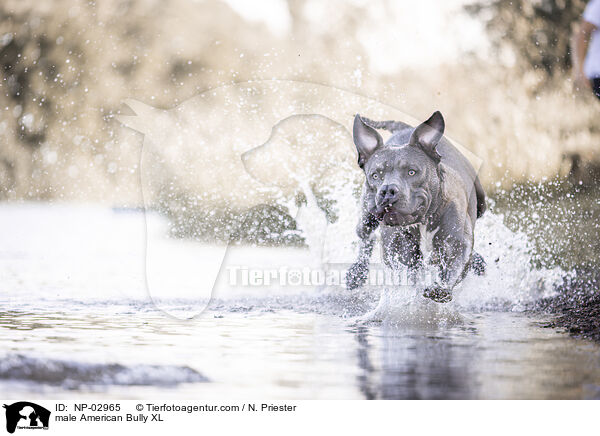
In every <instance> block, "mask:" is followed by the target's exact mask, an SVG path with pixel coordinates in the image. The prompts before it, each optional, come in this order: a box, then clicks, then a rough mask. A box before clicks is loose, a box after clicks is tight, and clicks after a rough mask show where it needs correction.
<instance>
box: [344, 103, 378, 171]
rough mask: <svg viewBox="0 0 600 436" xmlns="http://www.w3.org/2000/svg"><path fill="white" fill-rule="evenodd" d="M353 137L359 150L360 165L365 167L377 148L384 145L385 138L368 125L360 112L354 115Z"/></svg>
mask: <svg viewBox="0 0 600 436" xmlns="http://www.w3.org/2000/svg"><path fill="white" fill-rule="evenodd" d="M352 137H353V139H354V145H356V151H357V152H358V166H359V167H361V168H363V167H364V166H365V163H367V160H368V159H369V158H370V157H371V156H372V155H373V153H374V152H375V150H376V149H377V148H378V147H381V146H382V145H383V138H382V137H381V135H380V134H379V133H377V131H376V130H375V129H374V128H372V127H370V126H368V125H366V124H365V122H364V121H363V119H362V118H361V117H360V115H359V114H356V116H355V117H354V127H353V128H352Z"/></svg>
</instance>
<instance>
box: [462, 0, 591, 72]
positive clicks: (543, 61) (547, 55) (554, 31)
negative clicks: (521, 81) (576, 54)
mask: <svg viewBox="0 0 600 436" xmlns="http://www.w3.org/2000/svg"><path fill="white" fill-rule="evenodd" d="M586 3H587V2H586V0H511V1H507V0H478V1H475V2H473V3H470V4H468V5H467V6H465V8H466V10H467V11H468V12H469V13H471V14H473V15H477V16H479V17H481V18H483V19H484V20H486V27H487V30H488V33H489V35H490V37H491V39H492V42H493V43H494V45H495V47H496V48H497V49H498V52H501V51H502V50H505V49H507V48H508V49H510V50H512V51H513V53H514V55H515V57H516V60H517V64H518V65H519V66H521V67H524V68H533V69H536V70H540V71H542V72H544V73H545V74H546V75H548V76H553V75H555V74H556V73H560V72H564V71H565V70H566V69H568V68H570V66H571V59H570V47H569V38H570V36H571V32H572V26H573V25H574V24H575V23H576V21H577V20H578V18H579V17H580V16H581V14H582V12H583V9H584V8H585V5H586Z"/></svg>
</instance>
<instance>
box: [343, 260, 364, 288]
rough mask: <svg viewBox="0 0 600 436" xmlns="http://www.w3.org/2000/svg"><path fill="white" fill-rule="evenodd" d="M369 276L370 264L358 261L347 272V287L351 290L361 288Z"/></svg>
mask: <svg viewBox="0 0 600 436" xmlns="http://www.w3.org/2000/svg"><path fill="white" fill-rule="evenodd" d="M368 276H369V265H368V264H364V263H362V262H357V263H355V264H354V265H352V266H351V267H350V268H349V269H348V271H347V272H346V288H347V289H348V290H349V291H351V290H353V289H356V288H360V287H361V286H362V285H364V284H365V283H366V281H367V277H368Z"/></svg>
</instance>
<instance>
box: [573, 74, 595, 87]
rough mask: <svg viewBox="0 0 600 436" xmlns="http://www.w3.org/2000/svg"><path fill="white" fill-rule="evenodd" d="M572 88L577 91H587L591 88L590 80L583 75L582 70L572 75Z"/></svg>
mask: <svg viewBox="0 0 600 436" xmlns="http://www.w3.org/2000/svg"><path fill="white" fill-rule="evenodd" d="M573 89H574V90H575V91H577V92H582V91H588V90H591V89H592V84H591V83H590V80H589V79H588V78H587V77H585V74H583V71H579V72H576V73H575V74H574V77H573Z"/></svg>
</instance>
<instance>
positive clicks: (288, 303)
mask: <svg viewBox="0 0 600 436" xmlns="http://www.w3.org/2000/svg"><path fill="white" fill-rule="evenodd" d="M145 223H146V222H145V220H144V215H143V214H142V213H141V212H135V211H133V212H132V211H112V210H110V209H104V208H100V207H95V206H94V207H92V206H85V207H84V206H69V205H63V206H53V207H50V206H46V205H36V204H25V205H6V204H5V205H2V206H1V207H0V226H1V227H2V228H3V229H5V230H7V231H4V232H3V233H2V237H1V238H2V241H1V243H0V273H1V276H2V278H3V280H2V284H0V329H1V330H0V331H1V335H0V342H1V345H0V350H1V351H0V397H3V398H6V399H22V398H23V397H25V396H26V397H27V398H28V399H32V400H35V398H36V397H46V398H48V397H52V398H74V397H93V398H149V397H150V398H151V397H160V398H190V399H206V400H208V399H219V398H222V399H225V398H230V399H232V398H233V399H245V398H259V399H286V398H290V399H313V398H314V399H316V398H319V399H360V398H506V399H508V398H598V397H600V348H599V347H597V346H596V345H594V344H592V343H589V342H586V341H579V340H576V339H573V338H570V337H568V336H567V335H566V334H564V333H561V332H557V331H555V330H552V329H547V328H541V324H542V323H544V322H546V321H547V320H548V319H547V318H545V317H541V316H537V315H535V316H534V315H531V314H528V313H525V312H523V311H522V309H523V307H524V303H526V302H527V301H530V300H531V299H535V298H538V297H539V296H544V295H548V293H550V292H551V287H552V286H551V284H552V283H553V282H554V281H555V280H556V279H557V278H556V275H557V272H556V271H554V270H539V271H533V270H531V268H530V267H529V266H528V265H526V264H525V265H521V267H520V268H517V266H518V264H522V263H523V261H522V260H523V259H522V257H519V256H525V255H526V254H527V249H528V248H527V242H526V241H525V240H524V239H523V238H521V236H520V235H518V234H516V235H515V234H513V233H511V234H510V235H509V234H506V233H504V232H506V231H507V229H505V228H504V227H503V226H502V225H501V223H500V222H499V220H498V217H494V216H493V215H490V217H489V218H488V219H487V221H483V222H482V225H481V227H480V230H479V231H480V233H479V234H478V236H480V238H479V239H481V241H478V243H479V244H482V247H481V248H482V250H483V249H484V248H485V247H483V244H486V243H487V244H488V247H490V246H489V242H490V241H492V243H493V244H492V246H491V247H494V248H488V249H489V250H492V251H490V252H489V253H487V254H486V253H484V255H485V256H486V258H488V259H490V257H489V256H490V255H491V254H494V255H495V256H496V257H498V258H499V259H498V261H497V262H496V259H495V258H494V259H493V260H492V261H491V262H490V261H488V263H489V264H490V266H491V268H490V270H489V274H488V276H487V277H486V278H484V279H481V280H478V279H476V278H474V277H469V278H468V279H467V280H466V281H465V284H464V285H463V286H462V289H461V290H460V291H459V292H458V295H457V298H456V301H455V302H453V303H451V304H450V305H437V304H435V303H431V302H427V301H424V300H422V299H419V298H420V297H418V296H416V295H413V294H414V292H412V291H410V289H408V288H402V289H401V290H400V291H398V292H393V291H392V290H388V291H386V292H387V294H385V295H384V297H383V298H380V293H379V290H377V289H366V290H364V291H362V292H360V293H348V292H346V291H344V290H342V289H338V288H337V287H322V286H313V287H311V286H283V287H282V286H279V285H278V283H272V284H271V285H270V286H250V287H248V286H237V285H232V284H231V282H230V281H229V279H230V276H229V271H228V270H227V269H226V268H225V269H223V268H221V271H220V275H219V277H218V279H217V284H216V286H215V290H214V292H213V294H212V300H211V301H210V303H209V304H208V307H206V304H207V302H206V301H205V300H206V297H207V294H206V292H204V293H202V292H200V291H199V290H198V289H199V288H198V287H197V286H199V285H200V284H202V283H204V282H205V283H210V282H213V281H214V276H213V275H212V274H213V272H214V270H215V267H214V265H212V264H210V262H208V265H207V266H205V265H204V264H203V263H202V262H198V263H194V262H189V259H188V261H186V259H187V258H189V256H190V255H193V256H192V257H194V256H195V255H197V256H198V259H203V257H202V256H204V258H206V259H210V258H214V257H215V256H217V255H220V254H223V257H224V259H225V260H226V264H227V265H229V266H231V265H233V266H236V265H237V266H239V265H246V266H247V267H252V266H254V267H257V268H258V267H261V266H262V267H264V266H271V267H273V266H275V267H277V266H278V265H299V264H303V263H306V264H309V263H310V262H311V261H314V259H313V258H312V257H313V256H312V254H311V251H309V250H307V249H300V248H294V249H290V248H279V247H278V248H252V247H230V248H229V249H225V250H223V248H222V247H210V246H203V245H200V244H195V243H191V242H189V241H178V240H172V239H168V238H167V237H166V233H165V232H164V222H162V221H161V220H160V219H158V218H157V217H153V216H151V217H150V219H149V221H148V228H147V232H148V233H146V226H145ZM161 232H162V233H161ZM146 234H148V238H149V239H148V240H149V242H148V246H147V247H146ZM501 242H502V244H501ZM146 248H147V249H148V253H150V252H152V251H153V250H154V252H155V253H156V252H157V251H161V253H162V254H161V255H162V256H163V258H164V259H167V258H170V261H171V263H172V264H176V265H177V267H178V268H180V270H178V277H174V278H172V279H173V280H171V278H170V277H168V276H167V275H166V273H165V274H163V271H161V270H160V266H159V265H158V263H156V262H155V263H148V264H146V263H145V256H144V255H145V252H146ZM159 248H160V250H159ZM323 251H324V252H326V251H327V247H324V249H323ZM157 256H158V255H157ZM217 257H218V256H217ZM156 259H158V257H157V258H156ZM178 259H179V260H181V262H178V261H177V260H178ZM213 263H215V262H213ZM149 266H151V268H152V269H153V271H152V272H151V274H150V275H149V281H148V286H149V287H150V295H149V293H148V289H147V287H146V275H145V272H146V269H147V268H148V267H149ZM509 266H510V268H512V270H511V271H513V273H512V274H507V273H506V271H508V270H504V269H503V268H509ZM170 267H171V266H169V268H170ZM186 268H187V270H186ZM165 272H166V270H165ZM503 272H504V274H503ZM152 277H154V278H152ZM186 277H187V278H188V280H186V279H185V278H186ZM155 285H156V286H155ZM170 285H172V286H170ZM519 286H520V287H519ZM194 292H195V293H196V294H194ZM199 292H200V294H201V295H199V294H198V293H199ZM411 292H412V293H411ZM208 296H209V297H210V295H208ZM377 307H379V308H380V310H379V313H378V316H377V317H375V318H379V319H381V320H382V321H381V322H379V321H377V322H376V321H373V317H371V318H368V317H367V318H365V315H366V314H369V313H372V311H373V310H374V309H376V308H377Z"/></svg>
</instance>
